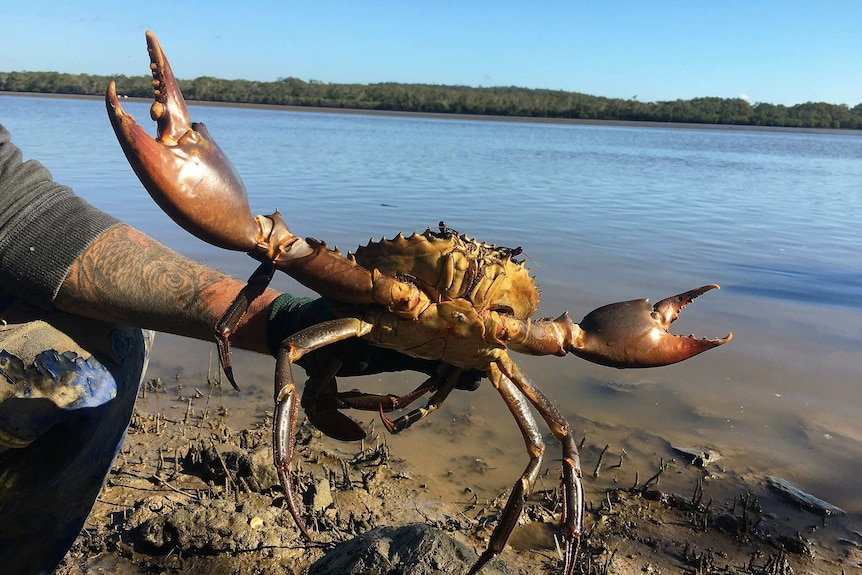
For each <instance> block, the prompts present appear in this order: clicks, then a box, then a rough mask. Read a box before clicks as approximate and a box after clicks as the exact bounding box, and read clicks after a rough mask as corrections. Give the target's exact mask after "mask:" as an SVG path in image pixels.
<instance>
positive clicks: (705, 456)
mask: <svg viewBox="0 0 862 575" xmlns="http://www.w3.org/2000/svg"><path fill="white" fill-rule="evenodd" d="M671 449H673V450H674V451H677V452H679V453H682V454H683V455H686V456H688V458H689V462H690V463H691V464H692V465H694V466H695V467H700V468H705V467H706V466H707V465H709V464H711V463H715V462H716V461H718V460H719V459H721V454H720V453H719V452H718V451H714V450H712V449H700V448H698V447H677V446H676V445H671Z"/></svg>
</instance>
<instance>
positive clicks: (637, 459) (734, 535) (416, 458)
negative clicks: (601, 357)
mask: <svg viewBox="0 0 862 575" xmlns="http://www.w3.org/2000/svg"><path fill="white" fill-rule="evenodd" d="M148 389H149V393H150V394H151V395H152V394H154V393H156V394H161V396H162V397H163V398H166V399H168V400H169V401H170V402H171V403H172V409H169V410H164V411H163V412H158V413H148V412H143V411H139V412H136V414H135V416H134V419H133V421H132V424H131V426H130V428H129V432H128V436H127V438H126V441H125V443H124V445H123V447H122V450H121V452H120V454H119V455H118V457H117V460H116V462H115V465H114V467H113V469H112V471H111V473H110V475H109V477H108V479H107V482H106V485H105V487H104V488H103V490H102V493H101V495H100V497H99V499H98V501H97V503H96V506H95V508H94V510H93V512H92V514H91V516H90V517H89V519H88V521H87V524H86V525H85V529H84V530H83V531H82V533H81V535H80V537H79V538H78V539H77V541H76V543H75V545H74V547H73V548H72V550H71V551H70V552H69V553H68V555H67V557H66V558H65V560H64V563H63V564H62V566H61V567H60V569H59V571H58V573H59V574H60V575H81V574H84V573H99V572H111V573H118V574H121V575H123V574H143V573H170V574H197V573H200V574H209V573H223V574H237V575H239V574H269V573H297V574H299V573H308V574H312V575H324V574H333V573H340V574H350V573H381V574H383V573H386V574H393V575H394V574H400V573H418V574H423V573H446V574H449V573H451V574H461V573H466V572H467V570H468V569H469V566H470V565H471V564H472V562H473V561H475V559H476V557H477V553H481V552H482V551H483V550H484V549H485V546H486V544H487V541H488V538H489V537H490V534H491V532H492V530H493V528H494V526H495V524H496V521H497V519H498V518H499V516H500V513H501V512H502V507H503V505H504V504H505V501H506V497H507V495H508V493H507V488H506V487H505V486H503V487H500V488H495V487H492V488H484V489H482V488H479V487H473V486H477V485H481V484H482V483H483V481H482V473H483V472H484V471H487V470H483V469H482V462H481V461H473V462H471V464H472V467H471V466H469V465H468V466H466V467H464V468H463V469H459V468H455V469H456V471H452V470H451V469H448V470H446V469H442V470H441V469H437V468H428V465H429V463H428V462H426V461H425V460H424V459H423V458H422V457H421V456H420V455H419V454H416V453H411V454H410V455H409V456H408V455H407V454H406V453H400V452H399V450H397V449H393V448H392V447H391V446H390V439H389V437H388V436H387V435H383V434H382V430H381V429H380V426H379V425H378V426H376V428H375V426H373V425H372V426H370V427H369V439H367V440H366V441H364V442H362V443H355V444H354V443H351V444H345V443H339V442H334V441H332V440H329V439H327V438H325V437H322V436H321V434H320V433H319V432H317V431H316V430H314V429H313V428H311V427H310V426H309V425H307V424H304V425H303V426H302V427H301V428H300V430H299V433H298V448H299V451H298V456H297V458H296V464H295V470H296V474H295V481H296V485H297V492H298V494H299V496H300V497H301V499H302V502H301V505H302V507H303V514H304V520H305V522H306V524H307V525H308V527H309V529H310V531H311V533H312V535H313V536H314V539H315V541H314V542H313V543H306V542H304V541H303V540H302V538H301V537H300V535H299V532H298V530H297V529H296V527H295V526H294V524H293V521H292V519H291V517H290V515H289V513H288V512H287V510H286V508H285V507H284V495H283V493H282V491H281V488H280V487H279V485H278V478H277V476H276V474H275V471H274V468H273V467H272V463H271V459H272V454H271V442H270V439H271V438H270V435H271V431H270V424H271V421H270V420H268V419H267V418H264V419H263V420H261V421H260V422H259V423H257V424H254V425H246V424H243V425H242V426H237V427H234V424H233V421H234V420H235V419H237V420H239V419H242V418H235V417H234V416H233V415H232V414H231V413H230V412H229V410H228V409H227V408H225V407H224V406H223V405H220V404H219V402H218V401H215V400H214V399H213V391H212V390H213V387H212V386H208V385H207V384H206V383H203V384H201V385H199V386H185V387H182V386H174V387H171V386H163V385H161V383H160V382H150V383H149V384H148ZM435 423H436V424H437V425H438V426H443V424H444V422H442V421H439V420H438V421H436V422H431V423H429V428H433V426H434V425H435ZM472 424H473V426H475V425H482V424H484V425H487V424H488V422H482V421H479V422H476V421H474V422H472ZM240 427H242V428H240ZM413 431H415V430H409V431H407V432H405V433H412V432H413ZM423 431H427V430H423ZM399 437H400V436H399ZM425 441H427V438H426V439H425ZM549 442H550V443H549V445H548V447H549V453H551V452H553V449H554V446H553V440H552V439H551V438H549ZM623 445H625V447H623ZM663 445H664V443H663V442H662V441H661V440H660V439H657V438H652V437H648V436H635V437H632V436H628V437H627V438H626V439H625V440H624V439H623V437H622V436H621V435H620V434H619V432H618V431H615V430H614V429H613V428H609V427H604V426H601V425H599V424H591V427H590V434H589V436H588V437H585V438H584V441H583V443H582V444H581V453H582V463H583V470H584V482H585V486H586V489H587V497H588V499H587V517H586V525H585V529H586V533H585V534H584V537H583V539H582V544H581V548H580V556H579V562H578V567H577V569H576V572H577V573H579V574H582V575H585V574H589V575H604V574H620V575H630V574H635V573H638V574H642V573H680V574H697V575H706V574H713V573H714V574H753V575H787V574H790V573H797V574H798V573H809V574H824V575H825V574H830V575H839V574H843V573H846V574H849V573H859V572H862V526H860V523H862V522H860V518H859V517H857V516H855V515H847V514H837V515H833V514H832V513H838V511H840V510H834V509H833V510H831V511H824V510H822V509H821V510H818V509H816V508H815V509H811V508H810V507H805V506H804V505H797V504H796V503H798V502H794V501H793V499H792V498H790V499H788V498H787V493H781V492H779V491H776V489H775V488H774V485H772V484H773V482H772V481H767V479H766V478H765V477H753V476H752V477H748V476H746V475H745V474H744V473H736V472H734V471H733V470H732V469H727V468H725V467H723V466H722V464H723V463H726V460H723V459H721V456H720V454H718V453H716V452H714V451H699V450H698V448H696V447H688V446H684V447H679V446H677V447H676V448H674V447H670V446H669V444H668V445H664V447H662V446H663ZM657 446H659V447H657ZM657 451H659V453H658V454H657ZM651 458H654V459H653V460H652V462H651V463H649V460H650V459H651ZM431 465H433V463H432V464H431ZM545 467H546V468H547V469H546V470H545V472H544V473H543V475H542V476H541V477H540V479H539V482H538V484H537V486H536V491H535V493H534V494H533V495H532V496H531V497H530V498H529V502H528V505H527V510H526V512H525V513H524V517H523V519H522V520H521V522H520V524H519V525H518V526H517V527H516V529H515V532H514V533H513V536H512V538H511V539H510V541H509V545H508V546H507V547H506V549H505V551H504V552H503V553H502V554H501V555H500V556H499V557H498V558H497V559H496V560H495V561H493V562H492V563H491V564H490V565H489V566H488V567H487V568H486V570H484V571H483V573H489V574H491V573H494V574H497V573H503V574H517V573H521V574H529V573H555V572H558V571H559V569H560V568H561V565H562V563H561V560H560V557H559V551H558V548H557V542H556V540H555V533H556V527H555V526H556V520H557V518H558V513H559V508H560V505H559V504H560V501H559V497H558V494H557V491H556V480H557V475H556V474H557V470H558V467H559V463H558V461H553V459H548V460H546V462H545ZM453 468H454V467H453ZM471 469H472V472H471V471H470V470H471ZM493 477H494V476H493V475H492V474H491V475H489V476H488V477H487V479H488V482H490V483H491V484H492V485H493V484H494V483H496V480H494V479H493ZM514 479H515V476H511V477H509V478H508V479H507V481H508V480H511V481H514ZM458 486H460V488H459V487H458Z"/></svg>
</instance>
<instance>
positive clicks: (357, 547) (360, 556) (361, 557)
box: [308, 523, 520, 575]
mask: <svg viewBox="0 0 862 575" xmlns="http://www.w3.org/2000/svg"><path fill="white" fill-rule="evenodd" d="M476 559H478V555H476V554H475V553H474V552H473V551H471V550H470V549H469V548H468V547H467V546H466V545H463V544H462V543H458V542H457V541H455V540H454V539H452V538H451V537H449V536H448V535H447V534H446V533H444V532H442V531H440V530H437V529H434V528H432V527H429V526H427V525H422V524H417V523H414V524H410V525H403V526H401V527H378V528H376V529H372V530H371V531H369V532H367V533H363V534H362V535H359V536H358V537H355V538H353V539H351V540H350V541H347V542H345V543H342V544H341V545H339V546H337V547H336V548H335V549H333V550H332V551H330V552H329V553H327V554H326V555H324V556H323V557H322V558H321V559H319V560H318V561H316V562H315V563H314V564H313V565H312V566H311V568H310V569H309V570H308V575H367V574H371V573H374V574H377V573H380V574H383V573H385V574H386V575H408V574H409V575H432V574H436V575H456V574H457V575H462V574H463V573H466V572H467V570H468V569H469V568H470V566H471V565H472V564H473V563H475V562H476ZM518 573H520V571H517V570H515V569H513V568H511V567H510V566H509V565H507V564H506V563H504V562H503V561H501V560H500V559H495V560H493V561H491V562H490V563H489V564H488V565H486V566H485V568H484V569H483V570H482V575H516V574H518Z"/></svg>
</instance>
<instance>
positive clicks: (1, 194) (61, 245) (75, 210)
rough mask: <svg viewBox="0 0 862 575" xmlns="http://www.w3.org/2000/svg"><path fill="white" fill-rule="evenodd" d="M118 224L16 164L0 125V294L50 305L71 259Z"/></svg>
mask: <svg viewBox="0 0 862 575" xmlns="http://www.w3.org/2000/svg"><path fill="white" fill-rule="evenodd" d="M118 223H120V222H119V220H117V219H116V218H113V217H111V216H109V215H107V214H105V213H103V212H101V211H99V210H97V209H96V208H94V207H93V206H91V205H90V204H88V203H87V202H85V201H84V200H82V199H81V198H79V197H77V196H75V194H74V193H73V192H72V190H71V189H70V188H68V187H67V186H61V185H60V184H57V183H55V182H54V181H53V180H52V179H51V174H50V173H49V172H48V170H47V169H45V167H44V166H42V165H41V164H40V163H39V162H37V161H35V160H29V161H26V162H24V161H22V157H21V151H20V150H19V149H18V147H17V146H15V145H14V144H12V143H11V141H10V136H9V132H8V131H7V130H6V129H5V128H4V127H3V126H2V125H0V290H2V291H5V292H6V293H7V294H12V295H15V296H18V297H22V298H24V299H26V300H27V301H29V302H31V303H33V304H35V305H39V306H42V307H46V308H48V307H51V301H52V300H53V299H54V297H55V296H56V295H57V290H59V289H60V284H62V283H63V280H64V279H65V278H66V274H67V273H68V271H69V267H70V266H71V265H72V262H73V261H74V260H75V258H77V257H78V255H79V254H80V253H81V252H82V251H83V250H84V249H85V248H87V247H88V246H89V245H90V244H91V243H93V240H95V239H96V237H98V236H99V235H100V234H101V233H102V232H104V231H105V230H107V229H108V228H110V227H112V226H115V225H117V224H118Z"/></svg>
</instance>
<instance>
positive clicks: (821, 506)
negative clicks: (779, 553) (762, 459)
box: [766, 475, 844, 517]
mask: <svg viewBox="0 0 862 575" xmlns="http://www.w3.org/2000/svg"><path fill="white" fill-rule="evenodd" d="M766 484H767V485H769V487H770V488H772V490H773V491H775V492H777V493H778V494H779V495H780V496H782V497H783V498H784V499H786V500H787V501H789V502H790V503H792V504H794V505H796V506H797V507H801V508H802V509H806V510H808V511H810V512H812V513H816V514H817V515H822V516H824V517H827V516H829V515H844V510H843V509H841V508H840V507H837V506H835V505H832V504H831V503H828V502H826V501H823V500H822V499H819V498H817V497H815V496H813V495H811V494H810V493H805V492H804V491H802V490H801V489H799V488H798V487H794V486H793V485H791V484H790V482H789V481H787V480H785V479H781V478H780V477H775V476H773V475H767V476H766Z"/></svg>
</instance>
